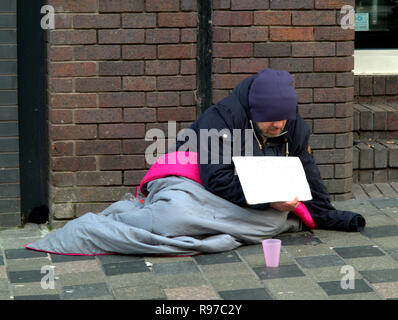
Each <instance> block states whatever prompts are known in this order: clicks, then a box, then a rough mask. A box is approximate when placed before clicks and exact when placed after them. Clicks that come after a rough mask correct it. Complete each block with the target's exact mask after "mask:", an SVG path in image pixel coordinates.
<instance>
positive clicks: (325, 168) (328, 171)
mask: <svg viewBox="0 0 398 320" xmlns="http://www.w3.org/2000/svg"><path fill="white" fill-rule="evenodd" d="M317 167H318V169H319V172H320V173H321V177H322V179H330V178H334V166H333V165H332V164H327V165H319V166H317Z"/></svg>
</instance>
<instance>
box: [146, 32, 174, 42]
mask: <svg viewBox="0 0 398 320" xmlns="http://www.w3.org/2000/svg"><path fill="white" fill-rule="evenodd" d="M179 41H180V30H179V29H169V28H164V29H147V30H145V42H146V43H177V42H179Z"/></svg>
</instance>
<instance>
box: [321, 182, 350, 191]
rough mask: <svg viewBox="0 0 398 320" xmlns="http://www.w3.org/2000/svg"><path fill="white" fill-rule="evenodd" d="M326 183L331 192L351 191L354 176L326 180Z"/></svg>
mask: <svg viewBox="0 0 398 320" xmlns="http://www.w3.org/2000/svg"><path fill="white" fill-rule="evenodd" d="M325 185H326V188H327V189H328V191H329V193H344V192H350V191H351V187H352V178H346V179H333V180H332V179H331V180H325Z"/></svg>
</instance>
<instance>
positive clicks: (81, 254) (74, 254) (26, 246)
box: [24, 242, 117, 256]
mask: <svg viewBox="0 0 398 320" xmlns="http://www.w3.org/2000/svg"><path fill="white" fill-rule="evenodd" d="M32 243H33V242H29V243H27V244H25V245H24V247H25V248H26V249H29V250H33V251H39V252H47V253H52V254H61V255H63V256H106V255H111V254H117V253H113V252H109V253H90V254H86V253H61V252H53V251H47V250H40V249H35V248H30V247H28V246H29V245H30V244H32Z"/></svg>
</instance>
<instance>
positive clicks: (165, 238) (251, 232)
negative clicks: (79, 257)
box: [25, 176, 301, 255]
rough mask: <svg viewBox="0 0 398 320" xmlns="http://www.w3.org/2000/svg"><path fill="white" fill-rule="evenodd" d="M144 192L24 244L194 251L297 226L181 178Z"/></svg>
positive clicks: (71, 249) (284, 216) (87, 250)
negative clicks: (142, 199)
mask: <svg viewBox="0 0 398 320" xmlns="http://www.w3.org/2000/svg"><path fill="white" fill-rule="evenodd" d="M148 192H149V194H148V196H147V198H145V203H140V202H139V201H138V200H136V199H134V198H132V199H130V200H120V201H117V202H115V203H113V204H112V205H110V206H109V207H108V208H106V209H105V210H104V211H103V212H101V213H99V214H94V213H86V214H85V215H83V216H81V217H79V218H77V219H74V220H72V221H70V222H68V223H67V224H65V225H64V226H63V227H62V228H60V229H57V230H55V231H52V232H50V233H49V234H47V235H46V236H45V237H44V238H41V239H39V240H37V241H35V242H33V243H30V244H27V245H26V246H25V247H26V248H28V249H33V250H39V251H46V252H52V253H59V254H89V255H90V254H94V255H95V254H105V253H121V254H171V255H174V254H178V255H181V254H182V255H184V254H197V253H200V252H220V251H227V250H232V249H234V248H236V247H238V246H240V245H242V244H245V243H246V244H253V243H259V242H260V241H261V240H262V239H264V238H270V237H272V236H275V235H277V234H279V233H282V232H291V231H298V230H299V229H300V225H301V223H300V222H299V220H298V219H297V218H296V217H290V216H289V219H288V212H279V211H276V210H273V209H270V210H266V211H263V210H255V209H247V208H242V207H239V206H237V205H235V204H233V203H231V202H229V201H226V200H224V199H222V198H220V197H218V196H216V195H214V194H212V193H210V192H208V191H207V190H205V188H204V187H203V186H202V185H201V184H199V183H197V182H194V181H192V180H189V179H186V178H183V177H177V176H171V177H167V178H162V179H157V180H154V181H152V182H150V183H149V184H148Z"/></svg>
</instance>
